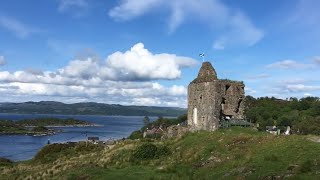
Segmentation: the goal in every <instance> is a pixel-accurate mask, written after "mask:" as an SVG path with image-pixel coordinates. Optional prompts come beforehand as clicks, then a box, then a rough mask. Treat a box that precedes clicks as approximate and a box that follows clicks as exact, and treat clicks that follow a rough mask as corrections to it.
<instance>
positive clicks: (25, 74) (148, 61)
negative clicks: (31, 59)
mask: <svg viewBox="0 0 320 180" xmlns="http://www.w3.org/2000/svg"><path fill="white" fill-rule="evenodd" d="M195 63H196V61H195V60H193V59H191V58H187V57H182V56H177V55H174V54H165V53H163V54H153V53H151V52H150V51H149V50H147V49H145V48H144V46H143V44H142V43H138V44H136V45H134V46H133V47H132V48H131V49H130V50H128V51H126V52H115V53H113V54H111V55H110V56H108V57H107V58H106V60H105V61H103V62H101V61H99V60H98V59H96V58H91V57H89V58H86V59H83V60H79V59H77V60H73V61H70V62H69V64H68V65H67V66H65V67H62V68H60V69H57V70H56V71H41V70H37V69H32V68H29V69H26V70H24V71H15V72H8V71H0V93H1V94H5V95H6V98H9V97H10V98H11V101H22V100H23V99H25V100H28V98H32V100H34V99H37V98H38V99H39V100H41V99H42V100H50V99H51V100H59V101H63V102H66V101H68V102H77V101H80V100H81V101H96V102H106V103H117V104H119V103H121V104H135V105H159V106H179V107H186V94H187V89H186V87H184V86H179V85H173V86H169V87H166V86H163V85H161V84H159V83H156V82H148V81H152V80H157V79H176V78H179V77H180V76H181V68H183V67H189V66H192V65H194V64H195ZM141 81H143V82H141ZM5 87H6V88H5ZM3 101H4V100H3Z"/></svg>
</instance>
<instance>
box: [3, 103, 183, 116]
mask: <svg viewBox="0 0 320 180" xmlns="http://www.w3.org/2000/svg"><path fill="white" fill-rule="evenodd" d="M0 113H19V114H72V115H74V114H79V115H124V116H179V115H182V114H185V113H186V109H184V108H176V107H155V106H123V105H119V104H103V103H94V102H88V103H75V104H64V103H61V102H55V101H40V102H24V103H0Z"/></svg>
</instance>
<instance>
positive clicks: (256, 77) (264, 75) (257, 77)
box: [248, 73, 270, 79]
mask: <svg viewBox="0 0 320 180" xmlns="http://www.w3.org/2000/svg"><path fill="white" fill-rule="evenodd" d="M269 77H270V75H269V74H265V73H262V74H258V75H255V76H249V77H248V79H266V78H269Z"/></svg>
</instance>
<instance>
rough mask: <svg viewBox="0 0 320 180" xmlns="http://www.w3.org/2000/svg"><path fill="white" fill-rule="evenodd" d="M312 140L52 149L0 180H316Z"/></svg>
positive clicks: (318, 163)
mask: <svg viewBox="0 0 320 180" xmlns="http://www.w3.org/2000/svg"><path fill="white" fill-rule="evenodd" d="M312 138H318V137H316V136H315V137H311V136H302V135H299V136H298V135H291V136H274V135H270V134H267V133H264V132H257V131H254V130H252V129H244V128H232V129H226V130H219V131H216V132H198V133H189V134H187V135H185V136H184V137H182V138H180V139H169V140H166V141H155V140H148V141H151V142H147V141H146V140H144V141H141V140H136V141H130V140H125V141H122V142H120V143H119V144H117V145H112V146H109V148H106V147H105V146H98V145H91V144H89V145H88V144H85V143H80V144H77V145H50V146H46V147H45V148H43V149H42V150H41V151H40V152H39V153H38V155H37V156H36V157H35V158H34V159H33V160H31V161H28V162H23V163H18V164H16V165H11V166H10V165H9V166H3V167H1V168H0V169H1V170H0V174H2V175H3V176H2V178H4V179H14V178H17V179H20V178H21V179H22V178H30V179H35V178H36V177H39V178H40V177H41V178H44V179H106V178H107V179H221V178H225V179H239V178H240V179H243V178H246V179H273V178H292V179H300V178H301V179H318V178H320V171H319V169H320V153H319V152H320V143H317V142H313V141H311V140H310V139H312ZM150 148H151V149H153V150H154V151H150ZM154 148H155V149H154Z"/></svg>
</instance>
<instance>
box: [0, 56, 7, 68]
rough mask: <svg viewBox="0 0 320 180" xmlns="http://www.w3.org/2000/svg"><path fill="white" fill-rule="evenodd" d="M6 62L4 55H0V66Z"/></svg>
mask: <svg viewBox="0 0 320 180" xmlns="http://www.w3.org/2000/svg"><path fill="white" fill-rule="evenodd" d="M5 64H6V60H5V59H4V56H0V66H3V65H5Z"/></svg>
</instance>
